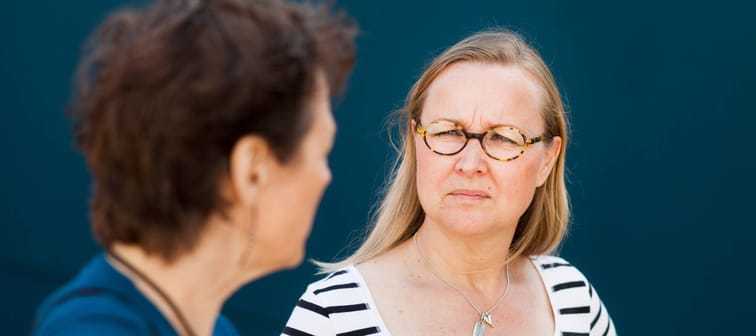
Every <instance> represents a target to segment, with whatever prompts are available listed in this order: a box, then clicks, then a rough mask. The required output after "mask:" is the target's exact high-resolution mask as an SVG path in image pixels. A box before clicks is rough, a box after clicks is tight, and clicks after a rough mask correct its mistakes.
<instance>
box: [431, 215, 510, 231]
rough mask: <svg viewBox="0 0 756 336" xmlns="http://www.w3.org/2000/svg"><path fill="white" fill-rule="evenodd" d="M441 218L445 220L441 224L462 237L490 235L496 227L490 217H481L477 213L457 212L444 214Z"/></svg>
mask: <svg viewBox="0 0 756 336" xmlns="http://www.w3.org/2000/svg"><path fill="white" fill-rule="evenodd" d="M440 218H443V220H441V221H440V222H439V224H441V225H442V226H444V227H446V228H447V229H448V230H450V231H453V232H456V233H458V234H460V235H478V234H484V233H489V232H491V230H493V229H495V226H496V225H495V222H494V221H493V220H492V219H491V218H489V216H480V215H479V214H477V213H467V212H461V213H458V212H455V213H453V214H442V215H441V217H440Z"/></svg>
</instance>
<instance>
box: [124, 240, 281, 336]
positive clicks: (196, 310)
mask: <svg viewBox="0 0 756 336" xmlns="http://www.w3.org/2000/svg"><path fill="white" fill-rule="evenodd" d="M208 227H209V228H208V229H207V230H206V231H205V232H204V233H203V234H202V238H201V239H200V241H199V243H198V245H197V246H196V247H195V248H194V249H193V250H192V251H191V252H188V253H186V254H184V255H181V256H179V257H178V259H176V260H174V261H172V262H170V263H168V262H166V261H165V260H164V259H162V258H160V257H158V256H155V255H150V254H148V253H146V251H144V250H143V249H142V248H141V247H139V246H134V245H124V244H119V243H116V244H113V245H111V246H110V250H111V251H112V252H113V253H114V254H117V255H118V256H119V257H120V258H122V259H123V260H124V261H125V262H127V263H128V264H130V265H132V267H134V268H135V269H136V270H137V271H139V272H141V273H142V274H144V276H146V277H147V278H149V280H150V281H152V282H153V283H154V284H155V285H156V286H157V287H158V288H160V290H161V291H163V292H164V293H165V295H166V296H168V299H169V300H170V301H172V302H173V305H174V306H175V307H176V308H177V309H178V311H179V314H181V315H183V317H184V319H185V320H186V321H187V322H188V324H189V327H190V328H191V329H192V332H193V333H194V334H195V335H212V331H213V328H214V326H215V322H216V320H217V318H218V315H219V314H220V311H221V308H222V306H223V303H224V302H225V301H226V299H228V297H230V296H231V294H233V292H235V291H236V290H237V289H238V288H239V287H240V286H242V285H243V284H245V283H247V282H249V281H251V280H253V279H255V278H258V277H260V276H263V275H264V274H266V273H267V271H265V270H263V269H258V268H259V267H256V266H255V265H251V264H250V263H245V264H244V265H241V264H240V263H241V262H242V261H241V260H242V258H241V257H240V256H241V255H243V254H244V253H248V251H247V250H246V247H247V246H248V243H249V242H248V241H247V240H244V239H243V238H240V236H242V235H240V234H239V233H238V231H235V230H233V229H231V228H230V226H229V225H208ZM110 261H111V263H112V264H113V265H114V266H115V267H116V269H118V270H119V271H120V272H121V273H122V274H123V275H125V276H126V277H127V278H129V279H130V280H131V281H132V282H133V283H134V285H135V286H136V287H137V288H138V289H139V291H140V292H142V294H143V295H144V296H145V297H146V298H147V299H148V300H150V302H151V303H152V304H154V305H155V307H157V309H158V310H159V311H160V312H161V313H162V314H163V316H164V317H165V318H166V319H167V320H168V321H169V322H170V323H171V325H172V326H173V328H174V329H175V330H176V331H177V332H178V333H179V334H181V335H185V334H187V333H188V331H187V330H185V329H186V328H185V327H184V326H183V325H182V324H181V322H180V319H179V317H178V316H177V314H176V312H175V311H174V309H172V308H171V306H170V304H169V303H168V302H166V300H165V299H164V298H163V297H162V296H161V295H160V294H159V293H158V292H157V291H156V290H155V289H154V288H152V286H150V285H149V284H147V282H145V281H144V280H143V279H142V278H141V277H139V276H138V275H137V274H135V273H134V272H131V271H130V270H129V269H128V268H126V267H124V265H120V264H119V263H118V262H113V260H112V259H111V260H110Z"/></svg>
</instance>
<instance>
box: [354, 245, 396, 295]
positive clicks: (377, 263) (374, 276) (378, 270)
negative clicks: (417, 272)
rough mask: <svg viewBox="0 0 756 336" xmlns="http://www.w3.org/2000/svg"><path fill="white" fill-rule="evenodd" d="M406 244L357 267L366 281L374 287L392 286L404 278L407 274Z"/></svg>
mask: <svg viewBox="0 0 756 336" xmlns="http://www.w3.org/2000/svg"><path fill="white" fill-rule="evenodd" d="M406 245H407V244H406V243H403V244H400V245H399V246H397V247H395V248H393V249H391V250H388V251H386V252H384V253H382V254H380V255H378V256H375V257H373V258H370V259H368V260H366V261H365V262H362V263H360V264H358V265H355V267H356V268H357V269H358V270H359V271H360V273H361V274H362V277H363V278H364V279H365V281H366V282H367V283H368V285H370V286H371V287H373V285H378V284H381V286H386V285H390V284H391V283H393V282H395V281H396V280H397V279H400V278H403V277H402V275H405V274H406V272H407V258H408V255H407V251H406V250H407V249H406Z"/></svg>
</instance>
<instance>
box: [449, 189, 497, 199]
mask: <svg viewBox="0 0 756 336" xmlns="http://www.w3.org/2000/svg"><path fill="white" fill-rule="evenodd" d="M449 196H452V197H455V198H460V199H467V200H480V199H486V198H491V196H489V195H488V193H486V192H484V191H482V190H475V189H457V190H454V191H452V192H450V193H449Z"/></svg>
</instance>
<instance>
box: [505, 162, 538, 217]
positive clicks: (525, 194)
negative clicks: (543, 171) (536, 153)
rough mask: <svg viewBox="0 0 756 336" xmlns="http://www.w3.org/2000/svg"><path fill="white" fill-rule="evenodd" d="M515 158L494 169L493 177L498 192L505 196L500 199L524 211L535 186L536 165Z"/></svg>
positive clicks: (531, 197)
mask: <svg viewBox="0 0 756 336" xmlns="http://www.w3.org/2000/svg"><path fill="white" fill-rule="evenodd" d="M517 160H520V159H517ZM517 160H515V161H510V162H507V163H505V165H507V166H503V167H502V169H499V170H497V171H496V176H495V179H496V184H497V188H498V190H499V193H500V194H503V195H504V196H505V197H503V198H501V199H502V200H504V201H506V202H508V203H513V205H515V206H516V207H517V208H518V209H519V208H522V211H525V209H526V208H527V207H528V206H529V205H530V202H531V200H532V199H533V195H534V193H535V189H536V187H537V183H536V182H537V175H538V171H537V169H538V167H537V165H536V164H534V163H533V162H527V161H524V160H523V162H516V161H517Z"/></svg>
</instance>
